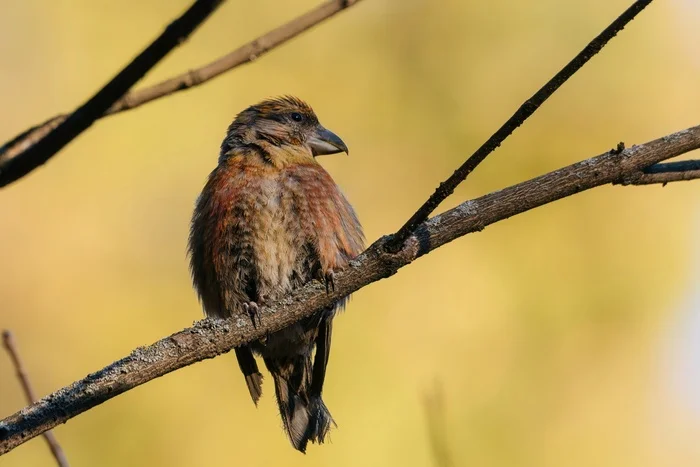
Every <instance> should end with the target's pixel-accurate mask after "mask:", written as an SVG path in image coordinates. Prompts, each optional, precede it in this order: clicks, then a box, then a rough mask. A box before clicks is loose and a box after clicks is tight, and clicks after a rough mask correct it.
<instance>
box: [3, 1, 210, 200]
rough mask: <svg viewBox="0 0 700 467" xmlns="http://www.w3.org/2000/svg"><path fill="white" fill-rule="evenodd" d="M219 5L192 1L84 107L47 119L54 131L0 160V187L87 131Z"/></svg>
mask: <svg viewBox="0 0 700 467" xmlns="http://www.w3.org/2000/svg"><path fill="white" fill-rule="evenodd" d="M222 3H223V0H196V1H195V2H194V3H193V4H192V6H190V7H189V9H188V10H187V11H185V12H184V13H183V14H182V16H180V17H179V18H177V19H176V20H175V21H173V22H172V23H170V25H168V27H167V28H166V29H165V31H163V33H162V34H161V35H160V36H158V37H157V38H156V39H155V40H154V41H153V42H152V43H151V44H150V45H149V46H148V47H146V49H145V50H144V51H143V52H141V53H140V54H139V55H138V56H137V57H136V58H134V59H133V60H132V61H131V63H129V64H128V65H127V66H126V67H125V68H124V69H122V70H121V71H120V72H119V73H118V74H117V75H116V76H115V77H114V78H112V80H111V81H110V82H109V83H107V84H106V85H105V86H104V87H103V88H102V89H100V90H99V91H98V92H97V94H95V95H94V96H92V97H91V98H90V99H89V100H88V101H87V102H86V103H85V104H83V105H81V106H80V107H78V108H77V109H76V110H75V111H74V112H73V113H72V114H70V115H69V116H68V117H67V118H65V119H61V121H59V120H58V119H56V118H53V119H51V120H50V122H53V123H55V122H57V121H58V122H59V123H58V125H57V126H56V128H54V129H53V130H50V131H49V132H48V133H47V134H46V136H44V137H43V138H41V139H40V140H39V141H37V142H36V144H33V145H31V146H29V147H28V148H27V149H26V151H24V152H22V153H21V155H17V156H15V157H13V158H3V159H2V160H1V161H0V162H1V163H0V187H3V186H5V185H8V184H9V183H12V182H14V181H15V180H17V179H19V178H22V177H24V176H25V175H27V174H28V173H29V172H31V171H32V170H34V169H35V168H37V167H39V166H40V165H42V164H44V163H45V162H46V161H48V160H49V159H50V158H51V157H52V156H53V155H54V154H56V153H57V152H58V151H60V150H61V149H62V148H63V147H64V146H66V145H67V144H68V143H70V142H71V141H72V140H73V139H75V138H76V137H77V136H78V135H79V134H80V133H82V132H83V131H85V130H87V129H88V128H89V127H90V125H92V123H93V122H94V121H95V120H97V119H98V118H100V115H102V114H103V113H104V112H105V111H106V110H107V109H109V108H110V106H111V105H112V104H114V103H115V102H116V101H117V100H118V99H119V98H120V97H122V96H123V95H124V94H125V93H126V92H127V91H128V90H129V88H131V86H133V85H134V84H136V82H137V81H138V80H140V79H141V78H142V77H143V76H144V75H145V74H146V73H147V72H148V71H149V70H150V69H151V68H153V67H154V66H155V65H156V63H158V62H159V61H160V60H161V59H162V58H163V57H165V56H166V55H167V54H168V52H170V51H171V50H173V49H174V48H175V47H177V46H178V45H179V44H181V43H182V42H183V41H184V40H185V39H187V37H188V36H189V35H190V34H191V33H192V32H193V31H194V30H195V29H197V26H199V25H200V24H202V23H203V22H204V20H206V19H207V18H208V17H209V15H211V14H212V13H213V12H214V10H216V9H217V8H218V7H219V6H220V5H221V4H222ZM32 134H37V129H34V130H30V131H29V134H28V135H27V136H30V135H32ZM16 139H17V138H15V140H16Z"/></svg>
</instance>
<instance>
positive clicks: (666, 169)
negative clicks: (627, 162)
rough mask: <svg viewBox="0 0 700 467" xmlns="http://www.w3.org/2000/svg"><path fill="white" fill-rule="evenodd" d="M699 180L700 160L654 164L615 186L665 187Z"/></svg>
mask: <svg viewBox="0 0 700 467" xmlns="http://www.w3.org/2000/svg"><path fill="white" fill-rule="evenodd" d="M698 178H700V160H696V161H680V162H669V163H666V164H655V165H652V166H651V167H647V168H646V169H644V170H642V171H639V172H636V173H633V174H630V175H629V176H626V177H624V178H623V179H622V180H620V181H618V182H615V184H616V185H652V184H655V183H661V184H663V185H664V186H666V184H667V183H671V182H682V181H687V180H695V179H698Z"/></svg>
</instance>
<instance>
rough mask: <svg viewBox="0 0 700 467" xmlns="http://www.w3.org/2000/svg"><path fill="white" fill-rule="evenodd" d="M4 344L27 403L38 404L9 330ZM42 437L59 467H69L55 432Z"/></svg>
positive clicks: (4, 336)
mask: <svg viewBox="0 0 700 467" xmlns="http://www.w3.org/2000/svg"><path fill="white" fill-rule="evenodd" d="M2 343H3V345H4V346H5V350H7V353H8V354H9V355H10V360H12V365H14V367H15V372H16V373H17V379H18V380H19V382H20V384H21V385H22V389H23V390H24V395H25V397H26V398H27V402H28V403H29V404H33V403H34V402H36V395H35V394H34V390H33V389H32V384H31V382H30V381H29V375H27V371H26V370H25V369H24V365H22V359H21V358H20V357H19V350H18V349H17V343H16V342H15V338H14V336H13V335H12V333H11V332H10V331H9V330H7V329H6V330H4V331H3V332H2ZM42 435H43V436H44V439H45V440H46V443H47V444H48V445H49V449H51V453H52V454H53V457H54V458H55V459H56V463H57V464H58V465H59V467H68V459H66V455H65V453H64V452H63V449H62V448H61V445H60V444H58V440H57V439H56V437H55V436H54V434H53V432H52V431H51V430H48V431H45V432H44V433H42Z"/></svg>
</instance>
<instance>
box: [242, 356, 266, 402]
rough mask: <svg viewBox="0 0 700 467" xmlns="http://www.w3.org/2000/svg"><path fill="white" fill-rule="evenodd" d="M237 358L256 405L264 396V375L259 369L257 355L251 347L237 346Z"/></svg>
mask: <svg viewBox="0 0 700 467" xmlns="http://www.w3.org/2000/svg"><path fill="white" fill-rule="evenodd" d="M236 359H238V366H239V367H240V368H241V371H242V372H243V375H244V376H245V384H246V386H248V392H250V397H251V398H252V399H253V402H254V403H255V405H258V400H259V399H260V396H262V380H263V376H262V374H261V373H260V370H258V364H257V363H256V362H255V357H254V356H253V352H252V351H251V350H250V347H237V348H236Z"/></svg>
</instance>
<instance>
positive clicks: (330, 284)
mask: <svg viewBox="0 0 700 467" xmlns="http://www.w3.org/2000/svg"><path fill="white" fill-rule="evenodd" d="M323 282H324V283H325V284H326V293H327V294H328V293H331V291H333V292H335V272H334V271H333V270H332V269H329V270H327V271H326V272H325V273H324V274H323Z"/></svg>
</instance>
